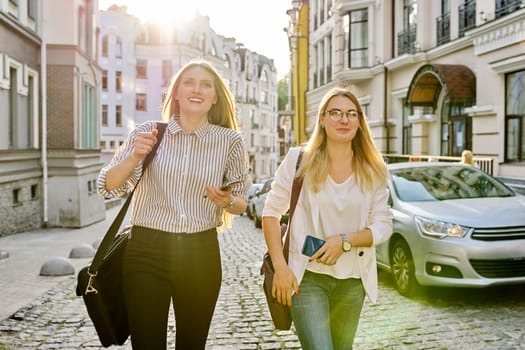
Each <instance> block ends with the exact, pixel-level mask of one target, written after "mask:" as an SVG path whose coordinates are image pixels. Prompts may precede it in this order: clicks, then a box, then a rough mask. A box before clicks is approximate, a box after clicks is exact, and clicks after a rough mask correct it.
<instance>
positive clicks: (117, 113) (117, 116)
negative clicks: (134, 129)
mask: <svg viewBox="0 0 525 350" xmlns="http://www.w3.org/2000/svg"><path fill="white" fill-rule="evenodd" d="M115 124H116V125H117V126H122V106H120V105H117V106H115Z"/></svg>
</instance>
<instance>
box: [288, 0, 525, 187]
mask: <svg viewBox="0 0 525 350" xmlns="http://www.w3.org/2000/svg"><path fill="white" fill-rule="evenodd" d="M291 5H292V6H291V10H290V11H289V14H290V28H292V29H294V28H295V30H290V31H289V36H290V39H291V42H293V41H294V40H293V39H294V37H299V38H301V40H304V41H305V42H307V43H308V44H307V48H306V49H305V48H303V47H302V46H299V45H295V47H296V48H297V50H298V51H299V53H298V55H299V56H300V55H303V57H304V55H307V57H308V59H307V62H306V63H305V64H306V65H307V75H308V82H307V84H305V86H303V87H302V89H303V90H302V92H303V93H305V94H306V113H305V116H304V118H305V120H304V121H303V122H304V132H305V134H308V133H309V132H311V131H312V126H313V124H314V122H315V119H316V117H317V115H316V114H317V107H318V103H319V101H320V99H321V97H322V96H323V95H324V93H325V92H326V91H327V89H329V88H331V87H332V86H336V85H345V86H349V87H350V88H351V89H352V90H353V91H354V92H355V94H356V95H357V96H358V97H359V99H360V102H361V104H362V105H363V107H364V109H365V113H366V117H367V119H368V122H369V124H370V126H371V130H372V132H373V135H374V139H375V141H376V143H377V145H378V147H379V148H380V150H381V151H382V152H383V153H384V154H385V155H421V156H459V155H460V154H461V152H462V151H463V150H464V149H470V150H472V151H473V153H474V156H475V157H488V158H490V159H492V165H493V169H491V171H492V172H493V174H494V175H496V176H499V177H501V178H503V179H506V180H508V181H509V182H513V183H516V184H518V183H520V182H521V183H523V182H524V181H525V138H524V136H523V135H525V132H524V130H525V98H524V96H525V54H524V51H523V46H524V44H525V1H523V0H506V1H495V0H448V1H425V0H393V1H376V0H363V1H350V0H342V1H335V0H309V1H306V0H302V1H300V0H292V1H291ZM301 23H307V26H306V27H307V30H305V28H304V26H302V27H301V26H300V24H301ZM301 30H302V32H301ZM297 40H299V39H297ZM297 40H296V41H297ZM301 50H302V51H301ZM294 72H295V71H294ZM291 80H292V81H293V80H294V78H292V79H291ZM517 186H518V187H519V185H517Z"/></svg>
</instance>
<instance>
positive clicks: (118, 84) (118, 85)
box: [115, 72, 122, 92]
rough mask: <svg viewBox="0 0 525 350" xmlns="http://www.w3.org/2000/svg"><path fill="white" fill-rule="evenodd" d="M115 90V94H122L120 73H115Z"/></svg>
mask: <svg viewBox="0 0 525 350" xmlns="http://www.w3.org/2000/svg"><path fill="white" fill-rule="evenodd" d="M115 89H116V90H117V92H122V72H116V73H115Z"/></svg>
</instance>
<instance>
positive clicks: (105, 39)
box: [102, 35, 108, 57]
mask: <svg viewBox="0 0 525 350" xmlns="http://www.w3.org/2000/svg"><path fill="white" fill-rule="evenodd" d="M102 56H103V57H108V36H107V35H104V37H103V38H102Z"/></svg>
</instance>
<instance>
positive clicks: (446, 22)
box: [436, 12, 450, 46]
mask: <svg viewBox="0 0 525 350" xmlns="http://www.w3.org/2000/svg"><path fill="white" fill-rule="evenodd" d="M436 34H437V37H436V43H437V46H439V45H443V44H446V43H448V42H449V41H450V13H449V12H447V13H445V14H443V15H442V16H439V17H438V18H436Z"/></svg>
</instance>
